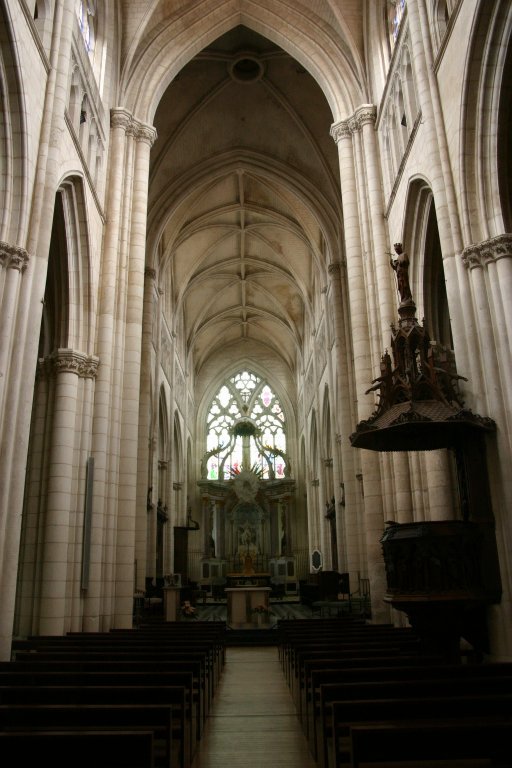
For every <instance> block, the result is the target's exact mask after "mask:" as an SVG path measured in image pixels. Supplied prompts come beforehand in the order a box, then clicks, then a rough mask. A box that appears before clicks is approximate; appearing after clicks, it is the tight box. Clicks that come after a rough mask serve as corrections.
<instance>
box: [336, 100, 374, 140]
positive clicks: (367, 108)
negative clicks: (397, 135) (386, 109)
mask: <svg viewBox="0 0 512 768" xmlns="http://www.w3.org/2000/svg"><path fill="white" fill-rule="evenodd" d="M376 120H377V107H376V106H375V105H374V104H362V105H361V106H360V107H358V108H357V109H356V111H355V112H354V114H353V115H352V116H351V117H349V118H347V119H346V120H340V122H339V123H333V124H332V125H331V129H330V131H329V133H330V135H331V136H332V138H333V139H334V141H335V142H336V144H338V143H339V142H340V141H341V140H342V139H349V138H351V136H352V134H353V133H358V132H359V131H360V130H362V128H363V126H364V125H373V126H374V125H375V122H376Z"/></svg>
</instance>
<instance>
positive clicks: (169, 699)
mask: <svg viewBox="0 0 512 768" xmlns="http://www.w3.org/2000/svg"><path fill="white" fill-rule="evenodd" d="M0 704H3V705H6V707H12V706H13V705H21V706H23V705H34V704H47V705H49V704H54V705H61V706H62V705H68V706H76V705H81V706H82V705H86V704H89V705H90V704H92V705H99V704H102V705H109V706H110V705H114V706H118V705H120V704H132V705H133V704H137V705H152V704H160V705H167V706H171V707H172V711H173V714H172V742H173V745H174V744H175V745H176V750H175V751H177V752H178V754H179V763H178V765H179V766H180V768H189V766H190V764H191V760H192V755H193V752H194V749H195V745H196V739H195V730H194V728H195V726H193V724H192V723H193V718H192V709H191V702H190V697H189V691H188V690H187V688H185V687H183V686H167V685H162V686H142V685H140V686H117V687H115V686H107V685H105V686H81V685H79V686H72V685H63V686H57V685H55V686H43V685H36V686H31V685H11V686H8V685H2V686H0ZM92 765H94V763H92ZM89 768H90V766H89ZM94 768H96V766H95V767H94Z"/></svg>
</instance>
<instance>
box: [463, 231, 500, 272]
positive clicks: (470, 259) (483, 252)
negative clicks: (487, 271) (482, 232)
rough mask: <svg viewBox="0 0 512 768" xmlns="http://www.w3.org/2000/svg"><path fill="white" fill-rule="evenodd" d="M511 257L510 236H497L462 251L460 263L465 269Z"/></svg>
mask: <svg viewBox="0 0 512 768" xmlns="http://www.w3.org/2000/svg"><path fill="white" fill-rule="evenodd" d="M511 256H512V234H508V233H506V234H503V235H498V236H497V237H492V238H490V240H484V241H483V242H481V243H478V244H476V245H470V246H468V247H467V248H464V250H463V251H462V263H463V264H464V266H465V267H466V268H467V269H474V268H475V267H485V266H486V265H488V264H490V263H493V262H496V261H499V260H500V259H505V258H510V257H511Z"/></svg>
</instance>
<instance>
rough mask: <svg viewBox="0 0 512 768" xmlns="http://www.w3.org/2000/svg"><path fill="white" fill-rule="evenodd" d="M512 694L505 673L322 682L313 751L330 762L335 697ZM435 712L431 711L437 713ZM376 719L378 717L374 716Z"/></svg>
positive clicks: (377, 698) (511, 683)
mask: <svg viewBox="0 0 512 768" xmlns="http://www.w3.org/2000/svg"><path fill="white" fill-rule="evenodd" d="M498 695H499V696H503V695H510V696H512V678H511V677H505V678H503V677H501V676H494V677H492V676H490V677H479V678H475V679H472V678H471V679H470V678H468V679H457V678H453V677H452V678H448V677H446V678H442V679H439V678H429V679H427V680H425V679H407V680H379V681H372V682H364V681H363V682H361V681H357V682H350V683H328V684H325V685H321V686H320V711H319V713H317V714H316V715H315V717H314V724H313V726H312V738H311V741H310V744H311V748H312V753H313V755H314V756H315V759H316V760H317V761H318V764H319V766H320V768H323V767H324V766H327V765H328V753H329V745H330V743H331V740H332V739H335V738H336V736H335V735H333V734H334V732H333V731H332V704H333V702H334V701H349V700H351V699H353V700H357V701H362V700H367V701H369V702H370V701H371V702H378V701H383V700H389V699H400V698H403V699H407V698H408V699H413V698H417V697H420V696H421V697H422V698H423V699H425V700H426V701H428V700H429V699H435V698H438V697H440V696H445V697H446V698H448V697H452V696H458V697H462V696H467V697H471V696H472V697H480V698H482V697H485V696H487V697H489V696H498ZM434 715H435V712H434V713H432V714H431V716H434ZM372 719H374V720H376V719H378V718H372ZM380 719H382V720H385V719H389V717H387V716H386V714H385V710H382V711H381V718H380Z"/></svg>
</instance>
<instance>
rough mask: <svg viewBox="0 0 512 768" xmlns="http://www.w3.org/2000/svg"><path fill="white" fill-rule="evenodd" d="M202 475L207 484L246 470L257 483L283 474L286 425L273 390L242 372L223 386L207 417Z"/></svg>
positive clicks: (257, 378)
mask: <svg viewBox="0 0 512 768" xmlns="http://www.w3.org/2000/svg"><path fill="white" fill-rule="evenodd" d="M206 422H207V438H206V451H207V453H206V474H207V477H208V478H209V479H210V480H223V479H229V478H232V477H234V476H236V475H237V474H238V473H239V472H241V471H242V470H244V469H245V470H251V471H252V472H254V473H256V474H257V475H258V476H259V477H260V478H262V479H274V478H276V479H279V478H283V477H285V474H286V464H287V460H286V422H285V415H284V411H283V409H282V407H281V404H280V402H279V399H278V398H277V396H276V394H275V392H274V391H273V389H272V388H271V387H270V386H269V384H268V383H267V382H266V381H264V380H263V379H261V378H260V377H259V376H257V375H256V374H254V373H252V372H250V371H248V370H243V371H240V372H238V373H237V374H235V375H234V376H232V377H231V378H230V379H228V380H227V381H225V382H224V384H223V385H222V386H221V387H220V388H219V390H218V392H217V394H216V395H215V397H214V398H213V400H212V403H211V405H210V408H209V410H208V415H207V419H206Z"/></svg>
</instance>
